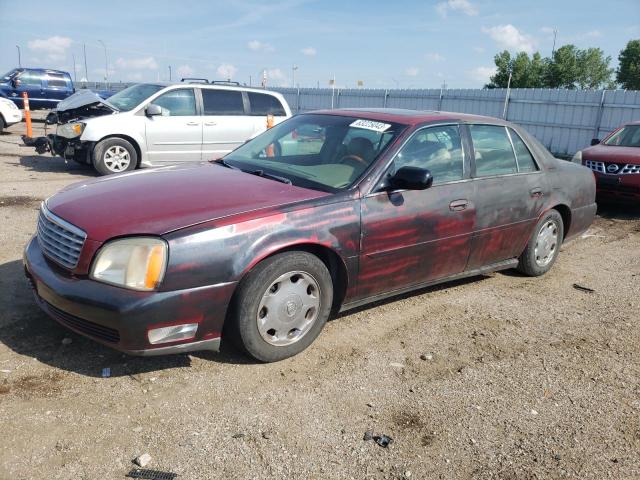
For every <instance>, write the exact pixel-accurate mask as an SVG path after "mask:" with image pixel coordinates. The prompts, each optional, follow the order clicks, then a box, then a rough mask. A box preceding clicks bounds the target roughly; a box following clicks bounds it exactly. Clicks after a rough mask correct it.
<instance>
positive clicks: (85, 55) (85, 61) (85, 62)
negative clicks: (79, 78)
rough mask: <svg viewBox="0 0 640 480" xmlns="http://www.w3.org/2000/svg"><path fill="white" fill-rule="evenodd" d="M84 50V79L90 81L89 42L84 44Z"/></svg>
mask: <svg viewBox="0 0 640 480" xmlns="http://www.w3.org/2000/svg"><path fill="white" fill-rule="evenodd" d="M82 51H83V52H84V81H85V82H88V81H89V70H87V44H86V43H83V44H82Z"/></svg>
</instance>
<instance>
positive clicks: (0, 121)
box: [0, 115, 7, 134]
mask: <svg viewBox="0 0 640 480" xmlns="http://www.w3.org/2000/svg"><path fill="white" fill-rule="evenodd" d="M6 125H7V124H6V123H5V122H4V117H3V116H2V115H0V134H2V132H3V131H4V127H5V126H6Z"/></svg>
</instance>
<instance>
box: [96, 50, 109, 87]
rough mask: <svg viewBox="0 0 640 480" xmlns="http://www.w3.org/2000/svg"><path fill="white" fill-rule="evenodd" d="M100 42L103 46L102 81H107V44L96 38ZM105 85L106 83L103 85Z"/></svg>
mask: <svg viewBox="0 0 640 480" xmlns="http://www.w3.org/2000/svg"><path fill="white" fill-rule="evenodd" d="M98 42H100V43H101V44H102V47H103V48H104V83H105V84H108V83H109V60H108V59H107V46H106V45H105V44H104V42H103V41H102V40H98ZM105 86H106V85H105Z"/></svg>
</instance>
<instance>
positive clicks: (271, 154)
mask: <svg viewBox="0 0 640 480" xmlns="http://www.w3.org/2000/svg"><path fill="white" fill-rule="evenodd" d="M271 127H273V115H272V114H269V115H267V130H269V129H270V128H271ZM267 157H275V149H274V148H273V143H272V144H271V145H269V146H268V147H267Z"/></svg>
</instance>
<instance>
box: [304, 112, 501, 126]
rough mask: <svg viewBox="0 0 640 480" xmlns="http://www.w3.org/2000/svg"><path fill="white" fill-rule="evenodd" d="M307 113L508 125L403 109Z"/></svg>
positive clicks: (462, 115)
mask: <svg viewBox="0 0 640 480" xmlns="http://www.w3.org/2000/svg"><path fill="white" fill-rule="evenodd" d="M307 113H317V114H323V115H342V116H349V117H358V118H363V119H366V120H376V121H381V122H393V123H401V124H405V125H417V124H421V123H429V122H442V121H452V122H465V123H492V124H499V125H508V124H509V122H505V121H504V120H501V119H499V118H494V117H486V116H482V115H471V114H467V113H457V112H440V111H435V110H408V109H404V108H340V109H334V110H314V111H312V112H307Z"/></svg>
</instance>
